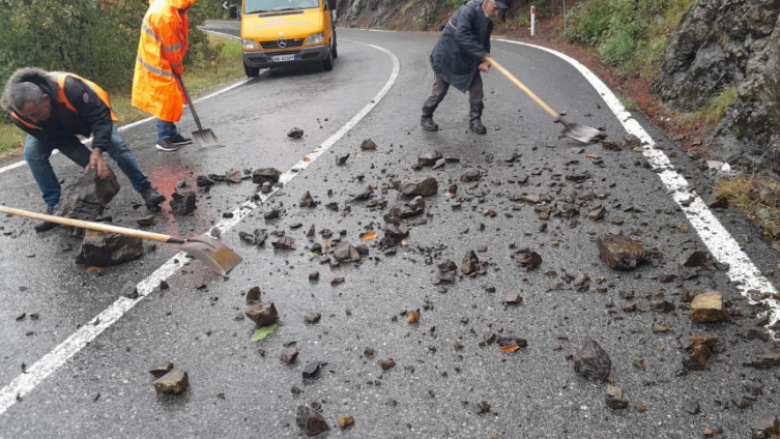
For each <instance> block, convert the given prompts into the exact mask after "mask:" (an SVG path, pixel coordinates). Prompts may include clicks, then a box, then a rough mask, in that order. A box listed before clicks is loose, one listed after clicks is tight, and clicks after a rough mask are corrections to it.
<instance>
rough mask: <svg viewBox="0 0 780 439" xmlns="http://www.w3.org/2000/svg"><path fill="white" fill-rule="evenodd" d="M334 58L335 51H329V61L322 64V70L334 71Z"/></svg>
mask: <svg viewBox="0 0 780 439" xmlns="http://www.w3.org/2000/svg"><path fill="white" fill-rule="evenodd" d="M333 58H334V56H333V51H332V50H329V51H328V59H326V60H325V61H323V62H322V68H323V70H325V71H326V72H329V71H331V70H333Z"/></svg>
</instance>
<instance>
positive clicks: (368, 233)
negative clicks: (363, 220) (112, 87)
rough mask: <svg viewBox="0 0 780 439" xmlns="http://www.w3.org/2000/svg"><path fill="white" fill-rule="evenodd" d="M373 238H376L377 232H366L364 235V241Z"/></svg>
mask: <svg viewBox="0 0 780 439" xmlns="http://www.w3.org/2000/svg"><path fill="white" fill-rule="evenodd" d="M372 239H376V232H366V234H365V235H363V241H371V240H372Z"/></svg>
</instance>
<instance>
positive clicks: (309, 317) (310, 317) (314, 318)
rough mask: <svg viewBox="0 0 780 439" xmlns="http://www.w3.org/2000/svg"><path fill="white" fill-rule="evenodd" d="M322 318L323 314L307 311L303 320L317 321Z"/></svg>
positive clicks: (308, 321)
mask: <svg viewBox="0 0 780 439" xmlns="http://www.w3.org/2000/svg"><path fill="white" fill-rule="evenodd" d="M320 318H322V314H320V313H318V312H307V313H306V314H304V315H303V321H304V322H306V323H317V322H319V321H320Z"/></svg>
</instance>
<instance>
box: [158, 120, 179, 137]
mask: <svg viewBox="0 0 780 439" xmlns="http://www.w3.org/2000/svg"><path fill="white" fill-rule="evenodd" d="M178 134H179V133H178V132H177V131H176V125H175V124H174V123H173V122H166V121H164V120H160V119H157V140H164V139H170V138H172V137H176V135H178Z"/></svg>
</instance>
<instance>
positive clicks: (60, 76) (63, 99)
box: [11, 72, 119, 130]
mask: <svg viewBox="0 0 780 439" xmlns="http://www.w3.org/2000/svg"><path fill="white" fill-rule="evenodd" d="M49 76H51V78H52V79H54V80H55V81H57V85H58V86H59V88H58V90H57V96H56V97H55V96H53V97H54V98H55V99H57V102H59V103H61V104H63V105H65V108H67V109H68V110H70V111H72V112H74V113H78V110H76V107H74V106H73V104H72V103H71V102H70V100H69V99H68V96H67V95H66V94H65V80H67V79H68V77H73V78H76V79H78V80H79V81H81V82H83V83H84V84H86V85H87V87H89V88H91V89H92V91H94V92H95V94H96V95H98V97H99V98H100V100H101V101H103V103H104V104H106V107H108V109H109V110H110V111H111V120H113V121H114V122H119V118H118V117H116V114H114V109H113V108H111V100H110V99H109V97H108V92H106V91H105V90H103V88H101V87H100V86H99V85H97V84H95V83H94V82H92V81H90V80H89V79H84V78H82V77H81V76H79V75H76V74H74V73H65V72H49ZM11 116H13V118H14V119H16V120H18V121H19V122H20V123H22V124H24V125H25V126H26V127H27V128H30V129H32V130H40V129H42V128H41V127H39V126H38V125H35V124H33V123H31V122H28V121H26V120H24V119H22V118H21V117H19V115H17V114H16V112H15V111H12V112H11Z"/></svg>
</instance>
